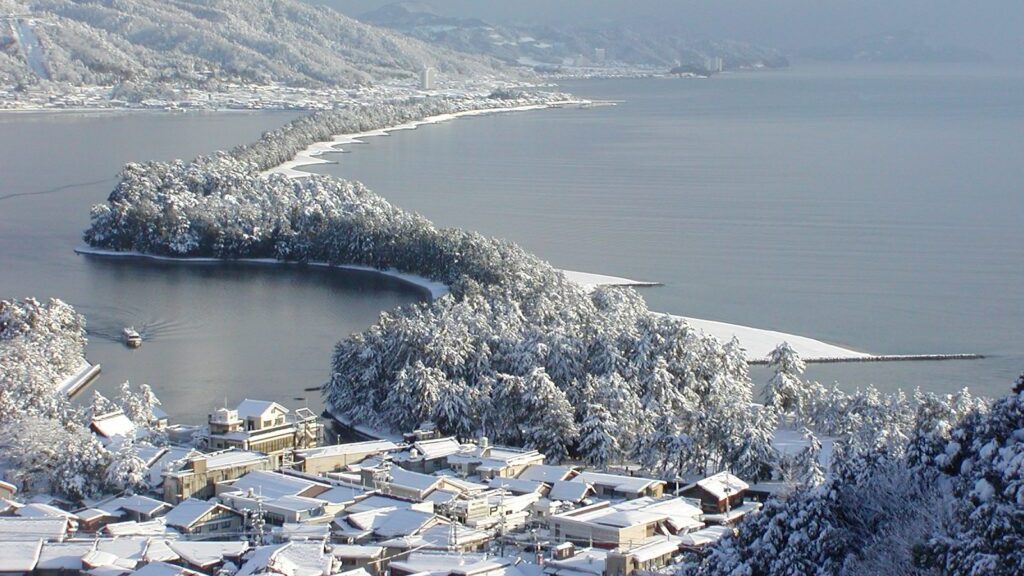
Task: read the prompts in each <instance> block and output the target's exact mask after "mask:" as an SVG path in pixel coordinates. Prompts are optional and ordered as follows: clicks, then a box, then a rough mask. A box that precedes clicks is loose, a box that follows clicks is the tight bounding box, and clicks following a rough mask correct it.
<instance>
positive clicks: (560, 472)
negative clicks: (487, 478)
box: [516, 464, 579, 484]
mask: <svg viewBox="0 0 1024 576" xmlns="http://www.w3.org/2000/svg"><path fill="white" fill-rule="evenodd" d="M577 474H579V472H578V471H577V470H576V468H574V467H572V466H553V465H551V464H534V465H532V466H528V467H526V468H525V469H524V470H523V471H522V472H521V473H520V474H519V476H517V477H516V478H517V479H519V480H530V481H533V482H544V483H546V484H552V483H554V482H557V481H559V480H570V479H572V478H575V477H576V475H577Z"/></svg>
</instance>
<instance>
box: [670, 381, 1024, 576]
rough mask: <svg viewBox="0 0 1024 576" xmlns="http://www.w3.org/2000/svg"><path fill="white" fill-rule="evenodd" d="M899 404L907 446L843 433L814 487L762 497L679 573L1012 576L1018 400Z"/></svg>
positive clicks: (961, 397) (921, 397) (1022, 458)
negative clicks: (907, 414) (903, 407)
mask: <svg viewBox="0 0 1024 576" xmlns="http://www.w3.org/2000/svg"><path fill="white" fill-rule="evenodd" d="M908 404H911V405H913V406H914V411H913V416H912V417H911V418H910V424H909V426H908V427H907V428H905V429H904V430H903V431H904V432H905V433H906V436H907V441H906V442H903V443H899V442H890V441H888V440H890V439H891V438H890V437H889V435H888V433H887V432H885V431H880V432H879V433H877V434H876V435H874V437H873V438H871V437H869V435H868V434H867V433H866V432H864V431H861V432H860V433H859V434H856V435H851V436H848V437H846V438H845V439H844V440H843V442H842V444H845V448H841V447H840V443H837V449H836V452H835V453H834V454H833V459H832V470H831V474H830V475H829V477H828V478H827V479H826V480H825V481H824V482H823V483H822V484H821V485H819V486H817V487H814V488H811V489H804V490H796V491H793V492H792V493H790V494H787V495H785V496H783V497H780V498H774V499H771V500H769V501H768V502H767V503H766V504H765V507H764V508H763V509H762V511H761V513H759V514H753V515H750V516H748V517H747V518H745V519H744V521H743V522H741V523H740V524H739V525H738V526H737V528H736V530H735V531H734V533H733V534H732V535H728V536H727V537H725V538H723V539H722V540H721V541H719V542H718V544H716V545H715V546H713V547H712V548H710V549H709V550H708V551H706V553H705V554H704V555H703V556H702V557H697V558H695V559H694V558H691V559H690V561H688V562H687V563H686V564H685V565H684V566H683V567H682V568H681V569H680V574H681V575H682V576H691V575H694V576H695V575H698V574H700V575H710V576H717V575H722V576H725V575H735V574H744V575H749V576H776V575H778V576H782V575H795V574H815V575H822V576H859V575H864V574H893V575H907V576H910V575H914V576H926V575H937V574H954V575H965V576H967V575H970V576H981V575H983V574H984V575H993V576H1011V575H1017V574H1021V573H1022V569H1024V432H1022V431H1024V393H1014V394H1011V395H1009V396H1007V397H1005V398H1003V399H1001V400H999V401H998V402H996V403H994V404H992V405H991V406H989V405H988V404H986V403H984V402H980V401H977V400H975V399H972V398H970V397H969V395H966V394H965V393H960V394H957V395H948V396H937V395H933V394H922V393H920V392H918V393H917V394H915V400H914V401H913V402H912V403H908Z"/></svg>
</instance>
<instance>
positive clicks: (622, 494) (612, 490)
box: [573, 471, 667, 500]
mask: <svg viewBox="0 0 1024 576" xmlns="http://www.w3.org/2000/svg"><path fill="white" fill-rule="evenodd" d="M573 480H574V481H578V482H586V483H587V484H590V485H591V486H593V487H594V492H595V494H596V495H597V496H598V497H600V498H611V499H626V500H630V499H633V498H642V497H644V496H649V497H654V498H657V497H660V496H661V495H662V494H664V492H665V486H667V483H666V482H664V481H663V480H656V479H654V478H644V477H641V476H623V475H621V474H608V473H603V472H588V471H583V472H580V473H579V475H578V476H576V477H574V478H573Z"/></svg>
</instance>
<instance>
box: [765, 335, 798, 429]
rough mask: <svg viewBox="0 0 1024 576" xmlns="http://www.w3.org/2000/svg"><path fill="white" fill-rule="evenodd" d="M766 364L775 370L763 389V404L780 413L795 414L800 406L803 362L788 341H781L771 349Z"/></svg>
mask: <svg viewBox="0 0 1024 576" xmlns="http://www.w3.org/2000/svg"><path fill="white" fill-rule="evenodd" d="M768 365H769V366H770V367H772V368H773V369H774V371H775V373H774V375H772V378H771V379H770V380H769V381H768V386H767V387H766V388H765V391H764V399H765V404H767V405H769V406H771V407H773V408H775V409H776V410H778V411H779V412H780V413H781V414H797V413H799V412H800V409H801V407H802V403H801V398H802V396H803V389H802V388H803V387H802V383H801V381H800V375H801V374H803V372H804V368H805V365H804V362H803V360H801V359H800V355H799V354H797V353H796V350H793V348H791V347H790V345H789V343H787V342H783V343H781V344H779V345H778V346H776V347H775V349H774V350H772V353H771V354H770V355H769V357H768Z"/></svg>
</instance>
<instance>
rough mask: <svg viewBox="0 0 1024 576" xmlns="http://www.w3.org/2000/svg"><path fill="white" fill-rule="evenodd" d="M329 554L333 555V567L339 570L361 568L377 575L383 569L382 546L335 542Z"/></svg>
mask: <svg viewBox="0 0 1024 576" xmlns="http://www.w3.org/2000/svg"><path fill="white" fill-rule="evenodd" d="M331 555H332V556H334V569H335V570H338V571H341V572H347V571H350V570H356V569H363V570H365V571H366V572H367V573H369V574H371V575H372V576H377V575H379V574H381V573H382V570H383V569H384V566H383V564H384V547H383V546H363V545H359V544H335V545H333V546H331Z"/></svg>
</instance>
